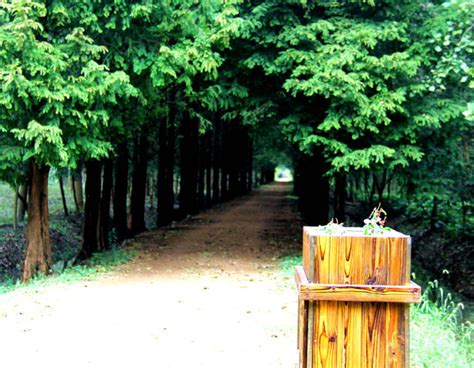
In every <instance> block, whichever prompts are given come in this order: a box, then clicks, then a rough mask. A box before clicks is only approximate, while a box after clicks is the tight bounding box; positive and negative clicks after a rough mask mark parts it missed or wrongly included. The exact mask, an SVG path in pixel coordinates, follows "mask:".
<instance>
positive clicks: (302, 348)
mask: <svg viewBox="0 0 474 368" xmlns="http://www.w3.org/2000/svg"><path fill="white" fill-rule="evenodd" d="M309 303H310V302H309V301H307V300H299V301H298V305H299V308H298V349H299V356H300V368H307V367H308V365H307V364H308V356H307V352H308V309H309Z"/></svg>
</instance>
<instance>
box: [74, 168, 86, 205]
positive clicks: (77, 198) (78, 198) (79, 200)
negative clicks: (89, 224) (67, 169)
mask: <svg viewBox="0 0 474 368" xmlns="http://www.w3.org/2000/svg"><path fill="white" fill-rule="evenodd" d="M71 188H72V194H73V198H74V204H75V205H76V211H77V212H78V213H82V210H83V209H84V196H83V193H82V168H80V169H78V170H77V171H76V172H75V173H73V174H72V175H71Z"/></svg>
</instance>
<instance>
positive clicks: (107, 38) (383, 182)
mask: <svg viewBox="0 0 474 368" xmlns="http://www.w3.org/2000/svg"><path fill="white" fill-rule="evenodd" d="M471 13H472V2H471V1H467V0H464V1H461V0H450V1H444V2H438V1H428V0H416V1H408V0H402V1H395V0H383V1H382V0H380V1H370V0H369V1H329V0H328V1H326V0H322V1H317V2H314V1H310V0H288V1H285V2H281V1H278V0H253V1H245V2H244V1H240V0H205V1H199V2H197V1H194V0H180V1H178V0H172V1H163V0H142V1H134V2H129V1H125V0H115V1H113V2H112V1H106V0H104V1H82V2H77V1H71V0H50V1H43V2H40V1H32V0H13V1H9V2H3V3H1V4H0V45H1V49H0V50H1V51H0V82H1V87H0V88H1V91H0V132H1V136H0V158H1V160H0V173H1V174H0V175H1V178H2V179H4V180H8V181H10V183H12V185H14V186H17V185H18V186H19V185H21V184H22V182H24V181H25V172H28V173H29V174H28V176H29V177H30V183H31V185H30V191H29V207H28V230H27V246H26V258H25V263H24V266H23V279H24V280H27V279H28V278H29V277H30V276H31V275H32V274H33V273H35V272H36V271H41V272H47V269H48V268H49V259H50V245H49V239H48V237H47V234H48V225H47V222H48V209H47V207H46V206H47V205H46V203H47V201H46V200H45V198H47V185H46V184H47V178H48V175H49V172H50V168H51V167H55V168H60V167H69V168H77V167H85V170H86V172H87V179H86V185H85V186H86V201H85V202H86V203H85V220H84V221H85V222H84V241H83V246H82V250H81V257H82V258H85V257H88V256H90V255H91V253H92V252H94V251H97V250H101V249H103V248H106V247H107V244H106V242H107V233H106V232H107V229H108V227H107V226H106V224H108V223H109V222H110V220H109V218H108V216H109V211H108V210H107V209H108V208H109V207H110V206H111V207H112V208H113V216H112V217H113V221H112V222H113V224H114V226H115V228H116V229H117V234H118V235H119V237H120V238H123V237H126V236H128V235H130V234H134V233H137V232H140V231H143V230H144V228H145V222H144V201H145V195H146V186H147V182H150V178H155V177H156V179H153V181H154V182H156V191H155V188H154V192H156V198H157V207H158V217H157V225H165V224H167V223H169V222H170V221H171V220H172V219H173V218H174V216H175V211H174V206H175V198H178V199H179V212H180V214H181V215H185V214H190V213H195V212H196V211H198V210H199V209H200V208H204V207H206V206H209V205H210V204H212V203H215V202H216V201H218V200H221V199H225V198H229V197H232V196H235V195H238V194H240V193H243V192H245V191H248V190H249V189H250V188H251V185H252V181H254V180H255V177H256V175H255V174H254V173H255V172H262V174H259V177H260V178H263V180H269V179H270V178H271V177H272V175H273V169H274V166H275V164H277V163H279V162H286V163H287V164H291V165H292V166H293V168H294V171H295V191H296V193H297V194H298V196H299V197H300V203H301V206H302V209H303V211H304V212H306V214H307V215H308V216H307V217H308V221H309V223H313V224H321V223H325V222H327V221H328V215H329V208H330V201H329V191H330V190H331V187H332V190H331V191H332V192H333V193H334V198H333V203H334V215H335V216H336V217H338V218H339V219H340V220H343V218H344V212H345V209H344V204H345V203H346V199H347V198H348V196H349V197H351V196H352V195H353V193H366V194H367V195H366V197H367V199H368V200H369V201H371V200H374V197H378V198H377V199H378V200H381V199H382V198H383V196H384V195H385V194H386V193H387V190H389V189H390V190H391V191H392V192H393V193H398V194H399V195H401V194H403V196H405V194H408V195H410V196H412V198H414V199H415V200H414V201H413V203H420V200H421V201H422V203H423V204H424V207H423V209H424V210H426V208H428V209H430V211H431V212H432V217H433V218H438V216H439V215H438V214H439V212H440V211H439V208H443V206H442V204H443V203H445V204H450V206H445V207H444V208H447V212H448V213H450V211H453V212H454V213H455V214H457V213H461V214H462V216H463V217H462V219H461V220H460V222H463V224H464V225H463V226H464V230H466V229H467V230H468V229H469V228H470V227H469V226H470V225H469V214H470V213H471V212H470V211H472V199H471V198H472V190H473V183H472V171H471V170H472V169H471V164H470V153H471V150H472V129H471V128H472V121H473V115H472V106H473V105H472V102H471V101H472V83H473V82H472V77H473V69H472V61H471V60H472V58H471V57H470V55H471V54H472V48H473V42H472V32H471V31H472V24H471V16H470V14H471ZM19 163H23V166H25V165H26V166H28V170H27V169H25V167H22V165H19ZM433 174H434V175H433ZM129 177H130V178H131V180H128V178H129ZM129 182H130V187H131V195H130V206H129V208H128V207H127V191H128V189H127V185H129ZM176 182H179V185H176ZM177 187H179V188H180V189H179V195H178V196H177V194H178V193H177V192H178V191H177V190H176V188H177ZM110 193H113V196H111V195H110ZM111 198H113V203H112V204H111V203H110V200H111ZM416 208H418V207H416ZM128 212H129V214H130V219H129V221H128V219H127V213H128ZM471 225H472V224H471ZM104 226H105V228H104Z"/></svg>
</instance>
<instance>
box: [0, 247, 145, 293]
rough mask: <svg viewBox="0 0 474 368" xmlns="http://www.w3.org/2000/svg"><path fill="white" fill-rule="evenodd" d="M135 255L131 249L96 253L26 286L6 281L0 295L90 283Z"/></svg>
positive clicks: (40, 277)
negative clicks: (80, 262)
mask: <svg viewBox="0 0 474 368" xmlns="http://www.w3.org/2000/svg"><path fill="white" fill-rule="evenodd" d="M136 254H137V252H136V250H135V249H133V248H126V249H125V248H122V249H112V250H109V251H105V252H102V253H96V254H94V255H93V256H92V258H91V259H89V260H87V261H86V262H84V263H83V264H80V265H75V266H71V267H67V268H66V269H65V270H64V271H62V272H55V273H53V274H51V275H48V276H46V275H38V276H36V277H34V278H33V279H32V280H31V281H30V282H29V283H28V284H21V283H20V282H19V281H18V280H12V279H8V280H6V281H4V282H2V283H1V284H0V294H5V293H8V292H11V291H14V290H17V289H23V288H41V287H45V286H47V285H50V284H55V283H68V282H78V281H91V280H93V279H94V278H96V277H97V276H98V275H100V274H101V273H104V272H108V271H110V270H111V269H112V268H113V267H114V266H117V265H120V264H124V263H127V262H129V261H131V260H132V259H133V258H134V257H135V256H136Z"/></svg>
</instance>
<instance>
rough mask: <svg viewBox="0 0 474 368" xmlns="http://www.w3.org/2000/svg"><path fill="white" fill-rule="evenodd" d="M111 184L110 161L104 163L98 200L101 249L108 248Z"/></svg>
mask: <svg viewBox="0 0 474 368" xmlns="http://www.w3.org/2000/svg"><path fill="white" fill-rule="evenodd" d="M112 184H113V164H112V160H110V159H108V160H105V161H104V176H103V183H102V195H101V198H100V216H99V226H98V228H99V243H100V248H101V249H108V248H109V245H110V244H109V228H110V197H111V195H112Z"/></svg>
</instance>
